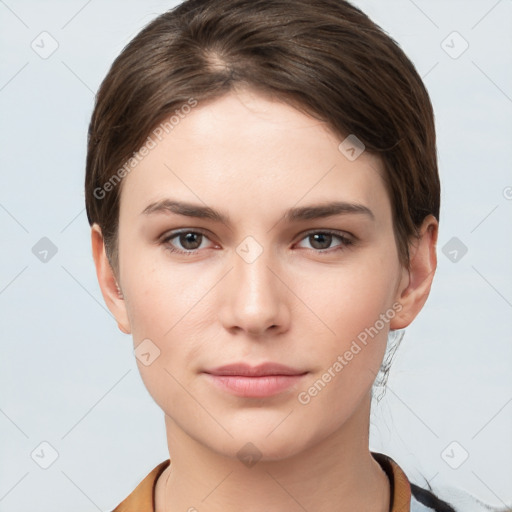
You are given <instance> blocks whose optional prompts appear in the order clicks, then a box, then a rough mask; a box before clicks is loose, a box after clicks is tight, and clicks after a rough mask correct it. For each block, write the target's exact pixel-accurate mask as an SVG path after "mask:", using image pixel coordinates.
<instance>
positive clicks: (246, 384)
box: [204, 363, 308, 398]
mask: <svg viewBox="0 0 512 512" xmlns="http://www.w3.org/2000/svg"><path fill="white" fill-rule="evenodd" d="M204 373H205V374H206V375H207V378H209V379H210V380H211V381H212V382H213V384H215V385H217V386H219V387H220V388H221V389H223V390H224V391H228V392H230V393H232V394H234V395H237V396H242V397H253V398H263V397H267V396H272V395H276V394H278V393H280V392H282V391H285V390H286V389H288V388H290V387H291V386H293V385H294V384H296V383H297V382H298V381H299V380H300V379H301V378H302V377H303V376H304V375H306V374H307V373H308V372H307V371H303V370H297V369H295V368H290V367H289V366H284V365H282V364H277V363H264V364H261V365H259V366H255V367H252V366H249V365H248V364H245V363H235V364H229V365H226V366H220V367H218V368H213V369H211V370H205V371H204Z"/></svg>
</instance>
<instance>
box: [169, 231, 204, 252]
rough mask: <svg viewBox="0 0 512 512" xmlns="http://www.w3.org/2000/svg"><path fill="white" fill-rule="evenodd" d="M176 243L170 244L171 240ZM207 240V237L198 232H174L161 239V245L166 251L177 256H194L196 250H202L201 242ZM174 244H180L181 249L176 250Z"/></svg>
mask: <svg viewBox="0 0 512 512" xmlns="http://www.w3.org/2000/svg"><path fill="white" fill-rule="evenodd" d="M174 239H176V240H177V241H176V242H174V243H172V242H171V240H174ZM204 240H208V238H207V236H206V235H205V234H204V233H202V232H200V231H191V230H183V231H174V232H172V233H170V234H169V235H167V236H165V237H164V238H163V239H162V244H164V245H165V248H166V250H168V251H170V252H175V253H179V254H187V255H191V254H195V253H196V252H197V249H204V246H202V242H204ZM175 244H180V245H181V247H183V249H179V248H176V246H175Z"/></svg>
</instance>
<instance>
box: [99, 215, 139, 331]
mask: <svg viewBox="0 0 512 512" xmlns="http://www.w3.org/2000/svg"><path fill="white" fill-rule="evenodd" d="M91 244H92V255H93V259H94V265H95V267H96V277H97V278H98V284H99V286H100V289H101V293H102V295H103V299H104V300H105V304H106V305H107V307H108V309H109V310H110V312H111V313H112V315H113V316H114V318H115V320H116V322H117V325H118V327H119V329H120V330H121V331H122V332H124V333H125V334H130V333H131V328H130V322H129V320H128V315H127V311H126V303H125V301H124V296H123V292H122V290H121V288H120V286H119V284H118V281H117V278H116V276H115V274H114V271H113V269H112V267H111V265H110V262H109V261H108V258H107V255H106V252H105V244H104V240H103V235H102V233H101V228H100V227H99V225H98V224H97V223H94V224H93V225H92V227H91Z"/></svg>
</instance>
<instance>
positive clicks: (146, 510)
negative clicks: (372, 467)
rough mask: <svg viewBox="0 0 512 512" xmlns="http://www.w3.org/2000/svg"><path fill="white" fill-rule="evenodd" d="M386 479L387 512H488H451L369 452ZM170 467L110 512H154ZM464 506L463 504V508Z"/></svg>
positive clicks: (466, 511) (456, 511) (163, 464)
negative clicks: (161, 478) (160, 483)
mask: <svg viewBox="0 0 512 512" xmlns="http://www.w3.org/2000/svg"><path fill="white" fill-rule="evenodd" d="M371 454H372V456H373V458H374V459H375V460H376V461H377V462H378V463H379V464H380V465H381V467H382V469H383V470H384V471H385V473H386V474H387V476H388V478H389V482H390V488H391V503H390V508H389V512H433V511H435V512H473V511H474V512H480V511H488V510H489V509H488V508H486V507H484V506H483V504H482V506H481V507H480V505H478V503H477V502H476V501H475V502H473V501H472V502H471V503H472V505H473V506H474V507H476V508H467V507H466V505H463V508H460V509H455V508H452V506H451V505H449V504H448V503H446V502H444V501H443V500H441V499H440V498H438V497H437V496H436V495H435V494H434V493H432V492H431V491H429V490H427V489H423V488H421V487H419V486H417V485H415V484H411V483H410V482H409V480H408V478H407V476H406V475H405V473H404V472H403V470H402V469H401V468H400V466H399V465H398V464H397V463H396V462H395V461H394V460H393V459H392V458H391V457H389V456H388V455H384V454H383V453H378V452H371ZM170 463H171V461H170V459H167V460H165V461H163V462H161V463H160V464H158V466H156V467H155V468H154V469H153V470H152V471H151V472H150V473H149V474H148V475H147V476H146V477H145V478H144V479H143V480H142V481H141V482H140V483H139V485H138V486H137V487H136V488H135V489H134V490H133V492H132V493H131V494H129V495H128V497H127V498H126V499H124V500H123V501H122V502H121V503H120V504H119V505H118V506H117V507H116V508H115V509H114V510H113V511H112V512H154V510H155V485H156V481H157V479H158V477H159V476H160V475H161V474H162V473H163V472H164V470H165V469H166V468H167V467H168V466H169V464H170ZM467 503H468V502H466V504H467Z"/></svg>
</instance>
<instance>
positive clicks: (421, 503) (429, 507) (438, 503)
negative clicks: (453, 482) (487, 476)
mask: <svg viewBox="0 0 512 512" xmlns="http://www.w3.org/2000/svg"><path fill="white" fill-rule="evenodd" d="M410 485H411V512H431V511H436V512H509V511H512V508H506V509H499V508H496V507H492V506H490V505H487V504H486V503H484V502H482V501H480V500H479V499H478V498H476V497H475V496H472V495H471V494H470V493H469V492H467V491H465V490H463V489H458V488H456V487H452V486H445V485H441V486H438V487H434V488H430V489H425V488H423V487H420V486H419V485H416V484H414V483H411V484H410Z"/></svg>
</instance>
